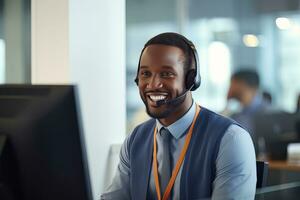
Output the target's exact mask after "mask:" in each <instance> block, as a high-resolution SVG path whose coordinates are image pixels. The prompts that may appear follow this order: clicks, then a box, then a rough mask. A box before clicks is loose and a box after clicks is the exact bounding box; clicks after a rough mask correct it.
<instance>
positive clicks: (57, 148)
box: [0, 85, 92, 200]
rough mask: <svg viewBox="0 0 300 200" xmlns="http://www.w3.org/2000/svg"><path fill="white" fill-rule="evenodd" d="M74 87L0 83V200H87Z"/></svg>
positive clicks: (88, 187) (88, 189)
mask: <svg viewBox="0 0 300 200" xmlns="http://www.w3.org/2000/svg"><path fill="white" fill-rule="evenodd" d="M76 94H77V93H76V87H74V86H67V85H61V86H58V85H57V86H54V85H1V86H0V199H1V200H2V199H7V200H10V199H12V200H91V199H92V192H91V185H90V177H89V172H88V164H87V156H86V149H85V142H84V137H83V133H82V130H81V123H80V122H81V120H80V111H79V106H78V105H79V104H78V99H77V97H76Z"/></svg>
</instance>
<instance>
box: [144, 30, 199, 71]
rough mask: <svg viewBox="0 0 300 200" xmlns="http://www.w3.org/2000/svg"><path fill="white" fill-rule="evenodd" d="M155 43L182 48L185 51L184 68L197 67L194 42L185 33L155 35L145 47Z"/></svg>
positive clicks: (186, 69)
mask: <svg viewBox="0 0 300 200" xmlns="http://www.w3.org/2000/svg"><path fill="white" fill-rule="evenodd" d="M153 44H162V45H169V46H175V47H178V48H180V49H181V50H182V51H183V53H184V57H185V60H184V70H185V72H187V71H188V70H190V69H195V61H194V60H195V57H194V54H193V50H192V49H191V45H193V46H194V44H193V43H192V42H191V41H189V40H188V39H187V38H185V37H184V36H183V35H180V34H178V33H172V32H167V33H161V34H159V35H156V36H154V37H153V38H151V39H150V40H149V41H148V42H147V43H146V44H145V46H144V49H145V48H146V47H147V46H149V45H153Z"/></svg>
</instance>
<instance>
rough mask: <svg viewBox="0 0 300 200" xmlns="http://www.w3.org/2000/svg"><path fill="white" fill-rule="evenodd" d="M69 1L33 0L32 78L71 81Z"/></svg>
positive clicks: (56, 81)
mask: <svg viewBox="0 0 300 200" xmlns="http://www.w3.org/2000/svg"><path fill="white" fill-rule="evenodd" d="M68 6H69V0H31V63H32V65H31V81H32V83H56V84H57V83H68V82H69V81H70V65H69V62H70V61H69V8H68Z"/></svg>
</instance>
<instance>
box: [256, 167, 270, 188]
mask: <svg viewBox="0 0 300 200" xmlns="http://www.w3.org/2000/svg"><path fill="white" fill-rule="evenodd" d="M268 166H269V163H268V162H265V161H256V173H257V182H256V188H262V187H264V186H265V185H266V183H267V177H268Z"/></svg>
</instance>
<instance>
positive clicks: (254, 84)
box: [231, 69, 259, 89]
mask: <svg viewBox="0 0 300 200" xmlns="http://www.w3.org/2000/svg"><path fill="white" fill-rule="evenodd" d="M231 79H235V80H240V81H243V82H244V83H246V84H247V85H248V86H249V87H251V88H256V89H257V88H258V87H259V76H258V74H257V72H256V71H254V70H250V69H243V70H240V71H237V72H235V73H234V74H233V75H232V76H231Z"/></svg>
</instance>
